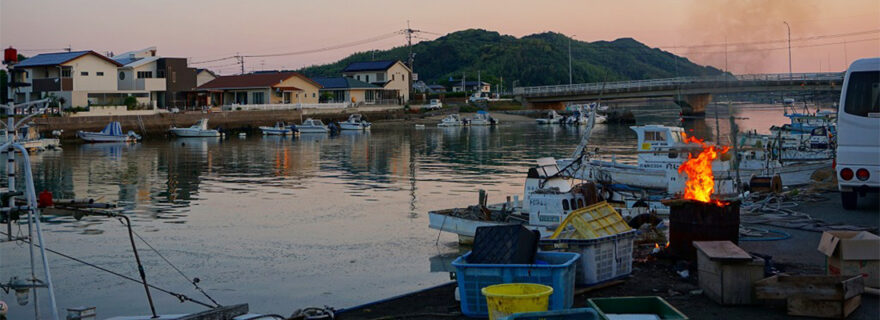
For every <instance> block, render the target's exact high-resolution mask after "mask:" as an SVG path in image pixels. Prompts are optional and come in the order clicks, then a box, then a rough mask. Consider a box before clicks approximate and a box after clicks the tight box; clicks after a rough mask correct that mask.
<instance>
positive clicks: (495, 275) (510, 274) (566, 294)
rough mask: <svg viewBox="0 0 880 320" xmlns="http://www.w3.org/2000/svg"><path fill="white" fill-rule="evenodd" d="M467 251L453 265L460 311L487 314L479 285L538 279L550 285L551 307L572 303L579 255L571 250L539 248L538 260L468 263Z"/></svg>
mask: <svg viewBox="0 0 880 320" xmlns="http://www.w3.org/2000/svg"><path fill="white" fill-rule="evenodd" d="M470 254H471V253H470V252H468V253H466V254H464V255H463V256H461V257H458V259H455V261H453V262H452V265H453V266H454V267H455V270H456V278H457V279H458V294H459V297H460V298H461V313H463V314H464V315H466V316H468V317H483V318H485V317H488V316H489V310H488V308H487V307H486V297H484V296H483V294H482V293H481V292H480V290H481V289H483V288H485V287H488V286H491V285H495V284H502V283H537V284H543V285H547V286H551V287H553V294H552V295H550V307H549V309H550V310H563V309H568V308H571V306H572V304H573V303H574V279H575V267H576V264H575V262H577V261H578V259H580V257H581V255H580V254H578V253H570V252H538V253H537V254H536V255H535V260H536V261H538V262H539V263H538V264H473V263H467V257H468V255H470Z"/></svg>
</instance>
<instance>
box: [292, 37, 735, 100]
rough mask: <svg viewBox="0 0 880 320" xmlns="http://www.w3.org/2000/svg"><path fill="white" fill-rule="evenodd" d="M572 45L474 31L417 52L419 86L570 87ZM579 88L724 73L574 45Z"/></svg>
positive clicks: (646, 53) (631, 50)
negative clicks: (461, 83) (451, 81)
mask: <svg viewBox="0 0 880 320" xmlns="http://www.w3.org/2000/svg"><path fill="white" fill-rule="evenodd" d="M568 41H569V38H568V37H566V36H565V35H562V34H559V33H553V32H545V33H539V34H533V35H528V36H524V37H522V38H516V37H513V36H508V35H501V34H499V33H498V32H494V31H486V30H480V29H469V30H464V31H458V32H454V33H450V34H447V35H445V36H442V37H439V38H437V39H435V40H431V41H423V42H419V43H418V44H415V45H414V46H413V52H415V53H416V55H415V60H414V65H415V72H416V73H418V75H419V80H423V81H425V82H426V83H428V84H434V83H438V84H445V83H447V82H448V81H449V79H450V77H451V78H453V79H455V81H460V79H461V77H462V74H463V73H465V74H466V76H467V80H476V79H477V72H478V71H479V72H480V73H481V76H482V80H483V81H486V82H490V83H495V84H497V83H498V82H499V79H500V78H502V77H503V78H504V83H505V87H509V86H510V85H511V84H512V82H513V81H514V80H516V81H518V83H517V85H518V86H519V85H523V86H528V85H553V84H567V83H568ZM408 52H409V51H408V50H407V48H406V47H405V46H403V47H396V48H393V49H389V50H378V51H368V52H359V53H355V54H352V55H350V56H348V57H346V58H344V59H342V60H340V61H337V62H336V63H331V64H326V65H318V66H311V67H307V68H304V69H302V70H299V71H300V72H302V73H304V74H306V75H307V76H310V77H319V76H320V77H325V76H329V77H333V76H340V73H341V70H342V69H343V68H345V66H346V65H348V64H349V63H351V62H355V61H371V60H390V59H397V60H401V61H404V62H406V60H407V59H406V57H407V53H408ZM571 53H572V61H573V62H572V68H573V70H574V72H573V78H574V82H575V83H582V82H599V81H617V80H636V79H652V78H668V77H676V76H701V75H717V74H721V71H720V70H718V69H716V68H714V67H708V66H701V65H697V64H694V63H692V62H690V61H689V60H688V59H687V58H683V57H678V56H675V55H673V54H672V53H669V52H666V51H663V50H660V49H652V48H650V47H648V46H646V45H644V44H642V43H641V42H638V41H636V40H634V39H631V38H621V39H617V40H614V41H610V42H609V41H596V42H583V41H577V40H573V41H572V42H571Z"/></svg>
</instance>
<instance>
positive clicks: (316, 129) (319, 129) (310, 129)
mask: <svg viewBox="0 0 880 320" xmlns="http://www.w3.org/2000/svg"><path fill="white" fill-rule="evenodd" d="M296 129H297V130H299V133H328V132H330V129H328V128H327V127H302V126H297V127H296Z"/></svg>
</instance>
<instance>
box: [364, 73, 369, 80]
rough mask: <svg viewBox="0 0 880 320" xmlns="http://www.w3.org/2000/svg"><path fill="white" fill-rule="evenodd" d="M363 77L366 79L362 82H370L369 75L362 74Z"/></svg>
mask: <svg viewBox="0 0 880 320" xmlns="http://www.w3.org/2000/svg"><path fill="white" fill-rule="evenodd" d="M364 79H366V80H364V82H370V75H368V74H367V75H364Z"/></svg>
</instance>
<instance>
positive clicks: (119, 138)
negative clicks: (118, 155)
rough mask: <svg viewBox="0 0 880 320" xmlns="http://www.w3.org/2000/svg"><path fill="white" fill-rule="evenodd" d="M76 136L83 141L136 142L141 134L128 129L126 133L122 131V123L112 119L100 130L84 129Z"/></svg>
mask: <svg viewBox="0 0 880 320" xmlns="http://www.w3.org/2000/svg"><path fill="white" fill-rule="evenodd" d="M76 136H77V137H79V138H80V139H82V140H83V141H85V142H92V143H97V142H136V141H138V140H140V139H141V136H139V135H138V134H136V133H134V131H129V132H128V133H123V132H122V125H120V124H119V122H118V121H113V122H110V123H109V124H107V126H106V127H104V129H103V130H101V132H86V131H78V132H77V133H76Z"/></svg>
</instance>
